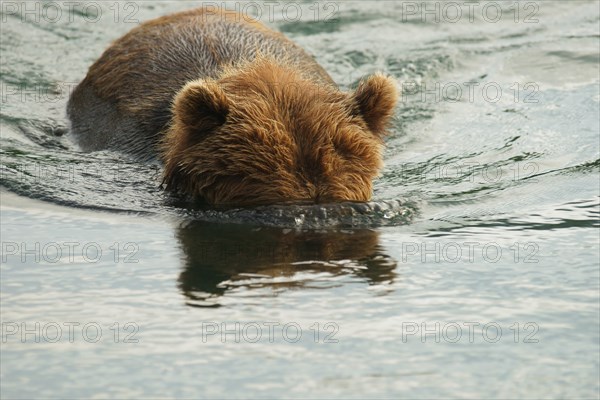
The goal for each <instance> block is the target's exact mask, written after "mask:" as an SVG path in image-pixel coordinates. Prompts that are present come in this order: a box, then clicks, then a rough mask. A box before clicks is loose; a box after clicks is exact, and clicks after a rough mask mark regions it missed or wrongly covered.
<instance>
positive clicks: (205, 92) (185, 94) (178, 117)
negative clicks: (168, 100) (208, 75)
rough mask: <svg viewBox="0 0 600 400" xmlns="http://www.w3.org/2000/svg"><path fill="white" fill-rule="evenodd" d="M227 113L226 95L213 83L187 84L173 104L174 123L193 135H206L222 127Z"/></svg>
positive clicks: (192, 82) (203, 81) (200, 81)
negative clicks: (181, 125)
mask: <svg viewBox="0 0 600 400" xmlns="http://www.w3.org/2000/svg"><path fill="white" fill-rule="evenodd" d="M228 113H229V101H228V100H227V95H226V94H225V92H223V90H222V89H221V88H220V87H219V85H218V84H217V83H216V82H214V81H205V80H203V79H198V80H195V81H191V82H188V83H187V84H186V85H185V86H184V87H183V88H182V89H181V90H180V91H179V93H177V95H176V96H175V100H174V102H173V116H174V118H175V121H176V122H177V123H180V124H183V126H184V127H185V129H186V130H187V131H188V132H190V133H192V132H193V133H194V134H203V133H208V132H210V131H212V130H214V129H215V128H217V127H219V126H221V125H223V124H224V123H225V121H226V119H227V114H228Z"/></svg>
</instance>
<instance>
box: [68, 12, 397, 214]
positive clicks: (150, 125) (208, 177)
mask: <svg viewBox="0 0 600 400" xmlns="http://www.w3.org/2000/svg"><path fill="white" fill-rule="evenodd" d="M396 97H397V94H396V85H395V83H394V81H393V80H391V79H390V78H387V77H384V76H383V75H374V76H371V77H369V78H368V79H366V80H364V81H363V82H361V84H360V85H359V87H358V88H357V89H356V91H355V92H353V93H345V92H341V91H339V90H338V88H337V86H336V85H335V83H334V82H333V80H332V79H331V78H330V77H329V75H328V74H327V73H326V72H325V71H324V70H323V69H322V68H321V67H320V66H319V65H318V64H317V63H316V62H315V61H314V59H313V58H312V57H311V56H310V55H308V54H307V53H306V52H305V51H304V50H303V49H301V48H300V47H299V46H297V45H295V44H294V43H293V42H291V41H290V40H288V39H287V38H285V37H284V36H283V35H282V34H280V33H277V32H275V31H272V30H270V29H268V28H267V27H265V26H264V25H262V24H260V23H258V22H253V21H251V20H250V19H249V18H248V17H244V16H241V15H240V14H236V13H233V12H225V11H218V12H214V11H213V12H208V11H206V10H203V9H196V10H191V11H186V12H183V13H178V14H173V15H170V16H166V17H162V18H158V19H156V20H152V21H149V22H147V23H145V24H142V25H140V26H139V27H137V28H135V29H133V30H132V31H131V32H129V33H128V34H127V35H125V36H124V37H122V38H120V39H118V40H117V41H115V42H114V43H113V44H112V45H111V47H109V49H107V50H106V52H105V53H104V54H103V55H102V57H101V58H100V59H99V60H98V61H97V62H96V63H95V64H94V65H92V67H91V68H90V70H89V72H88V74H87V76H86V78H85V79H84V80H83V81H82V83H81V84H80V85H79V86H78V87H77V88H76V90H75V91H74V93H73V95H72V97H71V99H70V101H69V104H68V109H67V111H68V114H69V118H70V120H71V128H72V131H73V133H74V134H75V136H76V137H77V139H78V141H79V143H80V145H81V147H82V148H83V149H84V150H98V149H105V148H108V149H116V150H120V151H124V152H128V153H130V154H133V155H135V156H137V157H139V158H141V159H152V158H156V157H158V158H159V159H160V160H161V161H162V162H163V163H164V166H165V169H164V182H165V184H166V187H167V188H168V189H169V190H173V191H176V192H180V193H183V194H186V195H190V196H192V197H195V198H201V199H204V200H206V201H208V202H209V203H212V204H248V205H250V204H269V203H276V202H284V201H311V202H313V201H314V202H331V201H345V200H356V201H366V200H368V199H369V198H370V197H371V192H372V180H373V179H374V178H375V177H376V176H377V174H378V172H379V170H380V168H381V166H382V156H381V152H382V146H383V140H382V137H383V135H384V134H385V128H386V125H387V123H388V121H389V118H390V116H391V115H392V112H393V108H394V105H395V102H396Z"/></svg>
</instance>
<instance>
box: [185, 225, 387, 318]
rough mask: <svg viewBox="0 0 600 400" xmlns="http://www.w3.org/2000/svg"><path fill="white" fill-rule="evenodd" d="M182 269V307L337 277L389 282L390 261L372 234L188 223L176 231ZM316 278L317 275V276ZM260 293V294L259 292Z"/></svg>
mask: <svg viewBox="0 0 600 400" xmlns="http://www.w3.org/2000/svg"><path fill="white" fill-rule="evenodd" d="M176 235H177V238H178V239H179V242H180V243H181V248H182V252H183V254H184V259H185V267H184V270H183V271H182V272H181V274H180V276H179V287H180V289H181V290H182V292H183V294H184V295H185V296H186V297H187V298H188V302H187V303H188V304H189V305H192V306H199V307H215V306H217V307H218V306H219V298H220V296H224V295H226V294H227V293H228V292H235V291H237V290H242V289H245V290H252V289H257V288H261V289H265V288H269V289H272V292H269V293H268V295H271V294H274V293H277V292H278V291H280V290H285V289H287V288H319V287H323V288H327V287H331V286H337V285H339V284H340V280H339V279H336V278H337V277H341V276H343V275H347V276H353V277H356V278H358V279H359V280H362V281H364V282H365V283H367V284H386V283H390V282H392V281H393V279H394V278H395V272H394V269H395V267H396V261H395V260H394V259H393V258H391V257H389V256H387V255H386V254H385V253H384V250H383V248H382V247H381V246H380V244H379V238H378V233H377V232H375V231H373V230H368V229H364V230H353V231H314V230H311V231H296V230H290V229H281V228H265V227H262V228H256V227H250V226H240V225H226V224H213V223H206V222H192V223H188V224H186V225H184V226H181V227H179V228H178V231H177V234H176ZM317 274H318V276H317ZM263 293H264V292H263Z"/></svg>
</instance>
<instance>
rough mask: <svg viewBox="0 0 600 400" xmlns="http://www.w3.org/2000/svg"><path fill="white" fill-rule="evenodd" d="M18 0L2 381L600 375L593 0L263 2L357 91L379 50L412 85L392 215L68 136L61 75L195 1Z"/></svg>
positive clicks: (204, 384) (385, 392)
mask: <svg viewBox="0 0 600 400" xmlns="http://www.w3.org/2000/svg"><path fill="white" fill-rule="evenodd" d="M8 3H9V2H5V3H3V5H2V7H3V8H2V11H3V14H2V37H1V40H0V50H1V52H2V62H1V78H0V81H1V82H0V84H1V85H2V111H1V116H0V129H1V154H2V158H1V164H2V188H1V192H0V195H1V199H2V210H1V213H2V227H1V231H2V232H1V233H2V263H1V266H0V273H1V297H2V353H1V361H2V368H1V369H0V377H1V378H2V382H1V389H2V396H3V397H4V398H33V397H36V398H88V397H97V398H134V397H135V398H138V397H144V398H149V397H151V398H156V397H168V398H198V397H202V398H224V397H226V398H281V397H286V398H315V397H319V398H375V397H376V398H404V397H406V398H449V397H450V398H483V397H485V398H597V397H598V396H599V382H598V376H599V372H600V368H599V362H598V359H599V352H600V346H599V341H600V334H599V330H600V321H599V312H600V306H599V295H598V293H599V289H600V288H599V286H600V284H599V282H600V270H599V262H598V260H599V247H600V246H599V244H600V243H599V233H598V227H599V225H600V224H599V220H598V218H599V216H600V210H599V198H600V183H599V182H600V180H599V169H600V168H599V167H600V161H599V144H600V126H599V121H600V115H599V111H598V110H599V103H600V91H599V90H600V89H599V83H600V77H599V52H598V48H599V39H600V32H599V17H600V16H599V14H600V13H599V11H598V3H597V2H595V1H572V2H553V1H544V2H521V3H514V2H513V3H494V2H492V4H494V5H496V6H498V7H501V9H502V17H501V18H500V19H499V20H498V21H497V22H493V20H494V18H495V17H494V15H496V14H494V10H495V9H492V8H491V7H495V6H490V7H488V9H486V10H487V13H486V14H483V13H482V9H483V5H481V6H479V8H475V9H474V12H473V14H472V19H471V18H470V15H469V14H468V11H469V9H468V8H467V7H464V6H463V8H462V13H463V15H462V16H461V17H460V18H459V19H458V20H456V21H455V22H454V17H453V16H454V14H443V13H442V12H443V11H444V10H446V11H447V12H448V13H450V12H451V11H452V10H451V9H449V8H447V7H448V4H449V3H443V2H442V3H438V4H439V6H440V13H439V21H435V20H433V16H432V15H429V16H425V15H423V12H422V11H423V10H421V9H420V8H418V7H419V3H414V2H399V1H398V2H392V1H381V2H339V3H319V4H317V5H318V6H319V7H316V8H315V5H314V4H315V3H311V2H306V3H301V7H302V10H303V12H302V16H301V17H296V14H294V13H293V9H292V8H288V9H287V12H285V13H284V12H283V4H284V3H283V2H282V5H281V6H279V7H278V6H275V8H274V9H273V13H272V18H270V16H269V13H268V10H267V8H266V6H264V5H262V6H261V7H263V6H264V7H263V8H262V12H263V15H262V18H261V19H262V20H263V21H265V22H266V23H268V24H269V25H270V26H273V27H275V28H277V29H279V30H281V31H283V32H285V33H286V34H287V35H288V36H290V37H291V38H292V39H293V40H295V41H296V42H298V43H299V44H301V45H302V46H304V47H305V48H307V49H308V50H309V51H311V52H312V53H313V54H315V56H316V59H317V60H318V61H319V63H321V64H322V65H323V66H324V67H325V69H326V70H327V71H328V72H330V73H331V75H332V76H333V78H334V79H335V80H336V82H338V83H339V84H340V86H341V87H342V88H343V89H350V88H352V87H355V86H356V84H357V83H358V81H359V79H360V78H361V77H362V76H365V75H368V74H370V73H373V72H375V71H384V72H385V73H388V74H390V75H392V76H394V77H396V78H397V79H398V80H399V82H400V83H399V87H401V88H402V89H403V96H402V99H401V102H400V103H399V105H398V107H397V110H396V116H395V120H394V125H393V128H392V130H391V135H390V137H389V138H388V140H387V149H386V156H385V161H386V167H385V169H384V171H383V173H382V176H381V178H380V179H378V180H377V181H376V185H375V195H374V204H380V205H381V204H400V205H401V207H399V208H397V209H396V211H398V212H399V213H392V214H389V213H387V214H386V212H385V210H383V211H382V212H379V214H377V213H376V212H375V211H373V212H372V213H370V212H367V213H366V214H363V216H364V215H366V217H364V218H363V219H361V218H358V220H355V221H354V222H356V223H355V224H354V223H353V220H352V219H351V220H350V222H348V221H347V220H345V222H344V223H339V222H340V219H337V217H336V216H335V215H334V216H333V217H332V216H331V215H329V217H327V218H322V215H320V214H319V215H320V216H319V215H316V217H315V218H316V219H315V221H318V222H316V223H305V222H306V221H307V220H306V219H301V220H297V218H296V217H298V215H296V214H289V213H286V212H280V213H279V214H269V213H268V212H267V213H265V212H264V211H261V212H248V211H240V212H239V213H238V214H235V215H232V214H228V215H225V216H224V215H222V214H211V215H210V216H211V217H210V218H207V217H206V215H207V214H205V213H203V212H202V210H198V209H194V208H193V207H189V205H185V204H181V203H180V202H178V201H177V200H176V199H173V198H171V197H170V196H168V195H166V194H165V193H163V192H162V189H161V188H160V166H159V165H151V164H140V163H137V162H135V161H133V160H130V159H128V158H127V157H125V156H123V155H120V154H117V153H111V152H96V153H91V154H85V153H81V152H79V151H78V149H77V148H76V146H75V145H74V144H73V143H72V141H71V138H70V137H69V135H68V134H65V132H66V131H67V129H66V127H67V121H66V119H65V116H64V115H65V113H64V109H65V104H66V101H67V96H68V91H69V88H72V87H73V85H75V84H76V83H77V82H79V81H80V80H81V79H82V78H83V77H84V75H85V73H86V70H87V67H88V66H89V65H90V64H91V63H92V62H93V61H94V60H95V59H96V58H97V57H98V56H99V55H100V53H101V52H102V51H103V49H104V48H105V47H106V46H107V45H108V44H109V43H110V42H111V41H112V40H114V39H116V38H117V37H119V36H120V35H122V34H124V33H125V32H127V31H128V30H129V29H131V28H132V27H133V26H135V25H136V23H135V21H134V20H136V19H137V20H140V21H143V20H146V19H150V18H153V17H156V16H159V15H163V14H166V13H168V12H172V11H177V10H180V9H185V8H190V7H193V6H195V5H197V4H198V3H192V2H179V3H177V2H162V1H159V2H152V3H133V2H128V3H114V4H113V3H110V4H109V3H106V4H104V5H102V6H101V8H98V9H96V8H93V7H88V8H86V9H75V10H74V11H73V12H71V13H68V10H67V6H66V5H64V4H62V3H57V4H58V5H59V6H60V7H61V10H62V12H63V14H62V16H61V17H60V18H56V20H50V19H52V16H53V15H54V14H47V15H46V18H44V15H43V14H42V12H43V8H42V6H41V5H38V6H39V7H40V8H39V12H40V17H39V18H38V20H37V21H36V20H35V15H30V16H29V17H28V18H25V17H24V16H23V15H22V14H20V13H19V12H20V11H23V10H22V9H18V10H17V11H16V12H15V11H14V9H12V8H7V4H8ZM11 4H12V3H11ZM91 4H99V3H91ZM256 4H262V3H256ZM293 4H296V3H293ZM415 4H417V8H416V9H414V8H411V7H413V6H414V5H415ZM431 4H432V5H431V7H434V5H433V4H434V3H431ZM482 4H483V3H482ZM27 6H28V7H30V8H29V9H30V10H35V7H36V6H35V3H29V4H28V5H27ZM231 6H232V7H234V6H235V5H234V4H231ZM290 7H291V6H290ZM316 9H318V10H320V11H319V16H318V18H315V12H316V11H315V10H316ZM98 10H100V11H98ZM517 10H518V13H517V14H515V12H516V11H517ZM47 11H48V13H49V12H51V11H53V10H47ZM248 11H251V12H253V10H252V9H248ZM254 11H256V10H254ZM49 16H50V17H49ZM69 16H70V17H71V18H69ZM451 19H452V20H451ZM498 89H499V90H498ZM397 201H400V203H394V202H397ZM380 210H381V208H380ZM240 213H241V214H240ZM405 216H410V218H405ZM213 217H214V218H213ZM223 217H226V218H223ZM309 219H310V218H309ZM36 324H37V325H36Z"/></svg>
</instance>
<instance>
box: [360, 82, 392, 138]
mask: <svg viewBox="0 0 600 400" xmlns="http://www.w3.org/2000/svg"><path fill="white" fill-rule="evenodd" d="M397 100H398V90H397V89H396V81H395V80H394V79H393V78H390V77H387V76H385V75H383V74H375V75H371V76H369V77H368V78H367V79H364V80H362V81H361V82H360V84H359V85H358V88H357V89H356V91H355V92H354V101H355V107H356V108H355V114H358V115H360V116H361V117H362V118H363V119H364V120H365V122H366V123H367V126H368V127H369V129H370V130H371V131H372V132H373V133H375V134H377V135H383V134H384V133H385V128H386V126H387V124H388V123H389V121H390V117H391V116H392V114H393V113H394V107H395V106H396V101H397Z"/></svg>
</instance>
